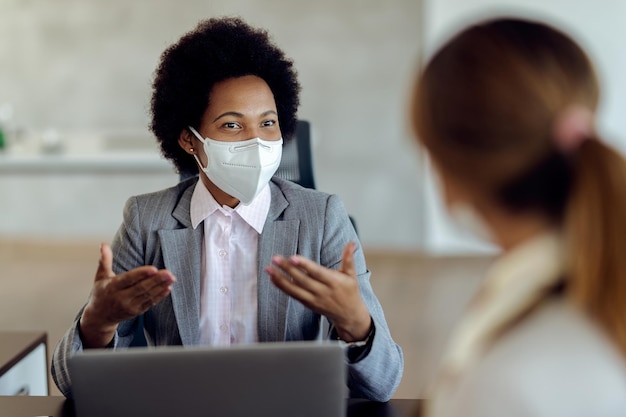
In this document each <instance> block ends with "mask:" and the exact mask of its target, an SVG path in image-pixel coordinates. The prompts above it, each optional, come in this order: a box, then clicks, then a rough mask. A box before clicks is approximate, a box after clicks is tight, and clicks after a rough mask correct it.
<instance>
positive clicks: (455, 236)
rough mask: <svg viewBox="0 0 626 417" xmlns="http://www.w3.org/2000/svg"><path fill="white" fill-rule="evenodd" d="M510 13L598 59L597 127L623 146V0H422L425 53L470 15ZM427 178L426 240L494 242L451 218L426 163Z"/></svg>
mask: <svg viewBox="0 0 626 417" xmlns="http://www.w3.org/2000/svg"><path fill="white" fill-rule="evenodd" d="M501 14H509V15H515V16H527V17H531V18H539V19H542V20H544V21H547V22H549V23H552V24H554V25H556V26H557V27H559V28H561V29H563V30H565V31H566V32H568V33H569V34H570V35H571V36H572V37H574V39H576V40H577V41H578V42H579V43H580V44H581V45H582V46H583V48H585V49H586V51H587V53H588V54H589V55H590V56H591V59H592V60H593V61H594V62H595V63H596V66H597V70H598V75H599V78H600V83H601V89H602V99H601V104H600V108H599V112H598V129H599V132H600V134H601V136H602V137H604V138H605V140H606V141H608V142H610V143H612V144H613V145H614V146H615V147H616V148H618V149H619V150H620V151H622V152H626V118H625V117H624V114H626V77H624V74H626V53H625V51H626V28H625V27H624V23H623V17H624V16H626V2H625V1H623V0H576V1H571V0H499V1H496V0H471V1H470V0H426V4H425V9H424V37H423V39H424V41H425V45H426V46H425V49H426V55H429V54H431V53H432V52H433V51H434V50H435V49H436V47H437V46H438V45H439V44H440V43H441V42H443V41H445V39H446V38H447V37H448V36H450V34H451V33H454V32H455V31H457V30H459V28H460V27H462V26H464V25H466V24H467V23H468V21H472V20H474V19H479V18H483V17H486V16H492V15H501ZM425 170H426V171H427V173H426V175H424V176H423V178H424V180H425V184H424V190H425V196H424V202H425V217H426V219H425V222H424V225H425V229H424V239H425V240H424V245H425V248H426V250H427V251H428V252H431V253H435V254H451V253H452V254H456V253H481V252H485V251H493V250H494V249H493V247H491V246H489V245H485V244H484V243H482V242H478V241H477V240H475V239H473V238H470V237H468V236H467V235H463V234H461V233H460V232H459V231H458V230H456V229H454V227H453V226H452V225H451V224H450V222H449V220H448V218H447V216H446V215H445V212H444V210H443V207H442V202H441V198H440V193H439V190H438V188H437V185H436V182H435V181H433V178H432V172H431V171H430V168H429V167H428V166H425Z"/></svg>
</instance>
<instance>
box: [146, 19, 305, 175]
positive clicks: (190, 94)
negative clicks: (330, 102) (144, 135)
mask: <svg viewBox="0 0 626 417" xmlns="http://www.w3.org/2000/svg"><path fill="white" fill-rule="evenodd" d="M246 75H255V76H257V77H259V78H262V79H263V80H265V82H266V83H267V84H268V86H269V87H270V89H271V90H272V93H273V94H274V100H275V101H276V108H277V111H278V120H279V123H280V128H281V133H282V136H283V139H284V140H288V139H290V138H291V137H292V136H293V133H294V132H295V129H296V124H297V116H296V114H297V110H298V105H299V103H300V99H299V95H300V84H299V83H298V79H297V73H296V70H295V68H294V66H293V61H292V60H291V59H288V58H287V57H285V54H284V53H283V51H281V50H280V49H279V48H278V47H277V46H276V45H275V44H274V43H272V41H271V39H270V36H269V34H268V33H267V31H266V30H263V29H257V28H253V27H251V26H250V25H248V24H247V23H246V22H244V21H243V20H242V19H240V18H237V17H224V18H212V19H208V20H203V21H201V22H200V23H199V24H198V26H197V27H196V28H195V29H194V30H192V31H190V32H188V33H187V34H185V35H184V36H183V37H182V38H181V39H180V40H179V41H178V42H176V43H175V44H173V45H172V46H170V47H169V48H167V49H166V50H165V51H164V52H163V54H162V55H161V61H160V63H159V66H158V67H157V69H156V71H155V77H154V82H153V84H152V89H153V92H152V100H151V110H150V112H151V116H152V121H151V123H150V130H151V131H152V133H154V135H155V136H156V138H157V141H158V142H159V144H160V146H161V153H162V154H163V156H164V157H165V158H167V159H169V160H171V161H172V162H173V163H174V165H175V167H176V169H177V170H178V172H179V173H181V174H196V173H197V172H198V167H197V165H196V162H195V160H194V158H193V157H191V156H190V155H189V154H188V153H186V152H185V151H184V150H183V149H182V148H181V147H180V145H179V144H178V138H179V136H180V134H181V132H182V131H183V130H184V129H186V128H187V126H198V125H199V124H200V120H201V118H202V115H203V113H204V111H205V110H206V108H207V106H208V104H209V99H210V97H209V95H210V92H211V89H212V88H213V86H214V85H215V84H216V83H218V82H220V81H224V80H226V79H229V78H234V77H242V76H246Z"/></svg>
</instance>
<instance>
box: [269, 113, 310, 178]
mask: <svg viewBox="0 0 626 417" xmlns="http://www.w3.org/2000/svg"><path fill="white" fill-rule="evenodd" d="M276 176H277V177H280V178H283V179H286V180H289V181H293V182H295V183H297V184H300V185H301V186H303V187H306V188H315V180H314V178H313V157H312V154H311V124H310V123H309V122H308V121H306V120H298V125H297V128H296V134H295V136H294V137H293V138H292V139H291V140H290V141H288V142H286V143H285V144H284V145H283V158H282V160H281V162H280V166H279V167H278V170H277V171H276Z"/></svg>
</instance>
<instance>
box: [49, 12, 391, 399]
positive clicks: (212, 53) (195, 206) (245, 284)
mask: <svg viewBox="0 0 626 417" xmlns="http://www.w3.org/2000/svg"><path fill="white" fill-rule="evenodd" d="M299 91H300V85H299V83H298V80H297V77H296V71H295V69H294V68H293V63H292V61H291V60H290V59H288V58H286V57H285V55H284V53H283V52H282V51H281V50H280V49H279V48H278V47H277V46H276V45H275V44H274V43H272V41H271V40H270V38H269V35H268V33H267V32H266V31H264V30H261V29H257V28H253V27H251V26H249V25H248V24H247V23H245V22H244V21H242V20H241V19H239V18H214V19H209V20H206V21H202V22H200V23H199V24H198V26H197V27H196V28H195V29H194V30H192V31H191V32H189V33H187V34H185V35H184V36H183V37H182V38H181V39H180V40H179V41H178V42H176V43H175V44H174V45H172V46H170V47H169V48H168V49H166V50H165V52H164V53H163V55H162V57H161V61H160V64H159V66H158V68H157V70H156V74H155V79H154V83H153V95H152V102H151V104H152V105H151V115H152V122H151V125H150V128H151V130H152V132H153V133H154V135H155V136H156V138H157V140H158V142H159V144H160V147H161V151H162V153H163V155H164V157H165V158H167V159H169V160H170V161H171V162H172V163H173V164H174V166H175V167H176V169H177V171H178V172H179V173H180V174H181V176H182V177H185V178H187V179H185V180H182V181H181V182H180V183H179V184H178V185H176V186H174V187H171V188H168V189H165V190H162V191H158V192H155V193H150V194H145V195H140V196H134V197H131V198H130V199H129V200H128V201H127V203H126V206H125V208H124V219H123V223H122V225H121V226H120V228H119V230H118V232H117V233H116V235H115V237H114V239H113V242H112V244H111V246H109V245H106V244H103V245H102V247H101V258H100V264H99V267H98V270H97V272H96V277H95V281H94V285H93V288H92V290H91V294H90V297H89V299H88V301H87V303H86V305H85V306H84V307H83V308H82V309H81V310H80V312H79V313H78V315H77V317H76V319H75V321H74V323H73V324H72V326H71V327H70V329H69V330H68V331H67V333H66V334H65V335H64V337H63V338H62V339H61V341H60V342H59V343H58V344H57V346H56V348H55V352H54V355H53V360H52V375H53V378H54V380H55V382H56V384H57V386H58V388H59V389H60V390H61V392H62V393H63V394H64V395H65V396H67V397H71V396H72V383H71V380H70V377H69V375H68V360H69V359H70V358H71V357H72V355H74V354H75V353H76V352H79V351H81V350H83V349H90V348H105V347H108V348H112V349H120V348H127V347H129V346H132V345H135V344H136V343H137V340H136V339H137V338H138V336H137V335H141V334H142V333H143V335H145V339H146V341H147V343H148V344H149V345H155V346H160V345H184V346H193V345H208V346H223V345H231V344H239V343H256V342H282V341H301V340H314V339H320V338H323V339H326V338H329V339H338V340H342V341H344V342H346V346H347V348H346V361H347V363H348V381H347V383H348V388H349V391H350V396H351V397H358V398H367V399H370V400H376V401H386V400H388V399H389V398H390V397H391V396H392V394H393V393H394V391H395V390H396V388H397V386H398V384H399V382H400V379H401V376H402V370H403V357H402V351H401V349H400V347H399V346H398V345H397V344H396V343H395V342H394V341H393V339H392V337H391V334H390V332H389V328H388V326H387V323H386V321H385V317H384V314H383V311H382V308H381V305H380V303H379V302H378V300H377V298H376V296H375V295H374V292H373V290H372V288H371V286H370V283H369V277H370V272H369V271H368V270H367V267H366V265H365V259H364V256H363V250H362V248H361V245H360V243H359V241H358V238H357V236H356V232H355V231H354V228H353V227H352V225H351V223H350V220H349V217H348V215H347V213H346V210H345V208H344V206H343V204H342V202H341V200H340V199H339V198H338V197H337V196H335V195H329V194H325V193H322V192H319V191H316V190H311V189H305V188H303V187H301V186H299V185H297V184H295V183H291V182H288V181H285V180H282V179H280V178H277V177H274V176H273V175H274V173H275V172H276V169H277V168H278V165H279V163H280V158H281V153H282V144H283V141H287V140H289V139H290V138H291V136H292V135H293V133H294V131H295V128H296V123H297V116H296V112H297V108H298V104H299ZM286 263H289V264H291V265H302V266H304V265H309V264H315V266H316V267H318V268H324V269H326V270H327V274H326V276H327V277H328V278H327V279H324V280H318V279H313V278H311V277H310V276H307V275H304V274H298V273H297V272H295V273H290V274H289V275H288V274H286V273H285V272H284V271H285V269H284V268H286V267H287V266H288V265H287V264H286Z"/></svg>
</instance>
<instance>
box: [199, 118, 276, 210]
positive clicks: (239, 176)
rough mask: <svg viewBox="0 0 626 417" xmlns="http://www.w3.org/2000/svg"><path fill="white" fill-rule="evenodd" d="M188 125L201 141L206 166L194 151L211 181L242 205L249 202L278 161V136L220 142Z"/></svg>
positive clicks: (273, 170) (269, 175)
mask: <svg viewBox="0 0 626 417" xmlns="http://www.w3.org/2000/svg"><path fill="white" fill-rule="evenodd" d="M189 129H190V130H191V132H192V133H193V134H194V135H196V137H197V138H198V140H199V141H200V142H202V144H203V147H204V153H205V154H206V157H207V161H208V162H207V166H206V168H204V167H202V163H201V162H200V160H199V159H198V157H197V156H196V155H194V158H196V161H198V165H199V166H200V167H201V168H202V170H203V171H204V173H205V174H206V175H207V177H208V178H209V179H210V180H211V182H212V183H213V184H215V185H217V186H218V187H219V188H220V189H221V190H222V191H224V192H225V193H227V194H229V195H231V196H233V197H235V198H236V199H238V200H239V201H241V202H242V203H243V204H245V205H247V204H250V203H251V202H252V200H254V198H255V197H256V196H257V195H258V194H259V193H260V192H261V190H263V187H265V186H266V185H267V183H268V182H269V180H270V179H271V178H272V176H273V175H274V174H275V173H276V170H277V169H278V166H279V165H280V158H281V156H282V152H283V140H282V138H281V139H279V140H263V139H261V138H254V139H249V140H244V141H239V142H222V141H219V140H213V139H210V138H203V137H202V136H200V134H199V133H198V132H197V131H196V130H195V129H194V128H193V127H191V126H189Z"/></svg>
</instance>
